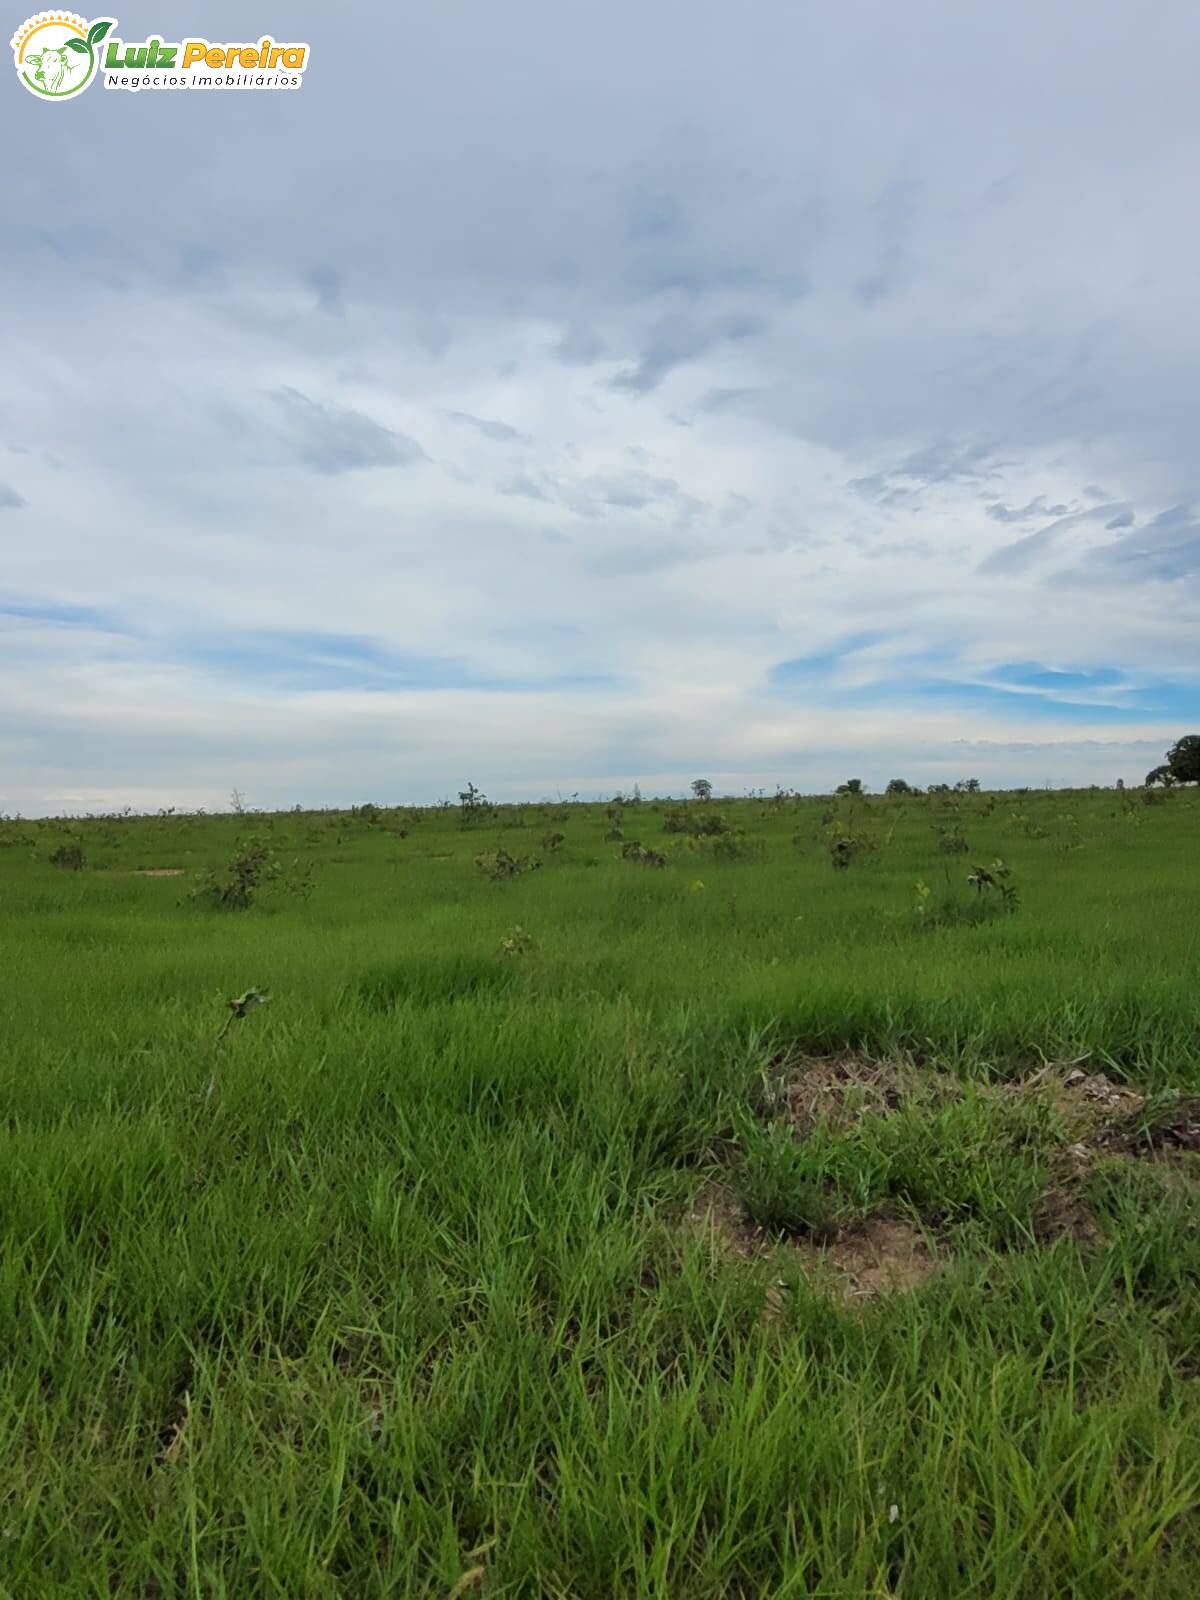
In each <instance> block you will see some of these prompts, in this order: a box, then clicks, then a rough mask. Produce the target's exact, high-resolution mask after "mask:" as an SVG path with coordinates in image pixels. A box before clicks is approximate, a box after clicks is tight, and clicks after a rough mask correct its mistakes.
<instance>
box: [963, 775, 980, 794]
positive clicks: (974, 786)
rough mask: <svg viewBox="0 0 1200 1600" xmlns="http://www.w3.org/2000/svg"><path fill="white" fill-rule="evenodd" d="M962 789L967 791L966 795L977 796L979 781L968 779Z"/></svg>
mask: <svg viewBox="0 0 1200 1600" xmlns="http://www.w3.org/2000/svg"><path fill="white" fill-rule="evenodd" d="M963 788H964V789H965V790H966V791H967V793H968V794H978V793H979V779H978V778H968V779H967V781H966V782H965V783H964V784H963Z"/></svg>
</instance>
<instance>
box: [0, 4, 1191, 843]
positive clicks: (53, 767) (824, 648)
mask: <svg viewBox="0 0 1200 1600" xmlns="http://www.w3.org/2000/svg"><path fill="white" fill-rule="evenodd" d="M202 9H203V12H204V14H203V16H202V17H200V18H199V19H198V22H197V25H200V24H201V23H202V24H203V26H204V27H205V28H206V30H207V31H208V32H209V33H210V35H212V36H213V37H216V36H217V34H218V33H219V32H220V30H221V28H222V27H225V28H227V29H232V30H233V31H234V33H236V32H237V29H238V27H239V26H240V24H239V23H238V21H237V16H238V13H237V12H236V11H235V10H234V9H232V8H224V9H222V8H220V7H217V6H207V7H205V8H202ZM756 18H757V22H756V23H755V25H751V22H750V20H749V19H747V18H746V17H745V16H743V15H742V14H741V13H736V12H733V11H730V10H729V8H727V7H718V6H716V5H715V4H709V3H708V0H701V4H700V5H699V6H697V5H695V4H692V5H688V6H684V5H683V4H682V3H681V0H679V3H677V0H667V3H666V4H664V5H663V6H661V7H655V8H652V9H651V11H650V12H647V11H646V10H645V8H632V7H630V6H628V5H624V6H623V5H618V6H617V7H616V9H615V10H614V9H613V8H611V7H610V8H608V10H607V11H606V12H605V13H604V14H603V16H601V15H600V14H597V15H596V16H594V17H592V16H589V15H587V14H584V13H580V12H579V11H578V9H577V8H564V7H562V6H559V5H552V4H550V3H549V0H545V3H543V0H517V3H516V4H515V5H514V6H508V7H504V8H498V9H497V8H493V9H488V8H472V9H471V10H470V14H469V15H468V14H467V12H466V11H464V10H463V9H462V8H460V7H455V6H451V7H438V8H426V10H425V11H423V12H419V13H405V15H404V16H403V17H402V18H400V19H399V20H396V21H394V22H393V24H391V26H393V27H394V29H395V30H396V32H397V33H398V35H399V36H400V37H401V38H402V41H403V49H402V63H403V64H402V67H401V69H400V70H401V74H402V80H403V85H402V92H401V93H399V94H397V95H395V96H391V95H389V96H378V97H373V96H371V95H364V94H363V92H362V89H361V81H360V74H359V73H358V71H357V68H356V61H355V52H354V50H353V48H352V46H351V41H352V40H353V39H354V38H355V37H357V36H358V34H360V33H361V32H362V31H363V29H368V30H369V29H370V28H371V27H373V26H374V25H375V16H374V13H373V12H370V11H369V9H368V8H363V7H357V6H355V5H350V6H348V7H343V8H341V10H339V12H338V15H337V17H336V19H335V18H333V17H332V15H331V14H328V13H326V12H324V11H322V10H321V9H319V8H316V7H312V6H303V5H301V6H299V7H294V8H293V11H292V12H291V13H289V29H290V30H292V31H294V32H295V33H296V34H297V35H298V36H301V37H308V38H309V39H310V41H311V43H312V45H313V52H314V54H313V62H314V66H313V70H312V72H311V73H310V81H309V82H307V83H306V84H305V86H304V88H303V89H302V90H301V91H300V92H299V93H298V94H296V95H294V96H291V97H288V100H287V104H286V105H284V104H283V103H282V102H280V101H279V100H278V97H270V96H266V95H263V96H261V97H259V96H253V95H243V96H241V97H240V98H239V99H238V101H237V104H236V105H234V104H232V103H228V104H226V103H217V102H216V101H214V100H212V97H203V96H195V97H184V96H172V95H166V94H164V95H158V96H152V95H148V94H147V95H142V96H138V97H119V99H120V103H119V104H118V103H116V100H115V99H114V97H111V96H110V97H107V98H106V97H104V96H102V95H100V94H96V95H92V96H85V97H84V98H83V99H82V100H81V101H79V102H78V103H77V104H75V105H73V106H72V108H71V110H72V113H75V115H45V114H39V110H38V108H35V107H34V106H32V104H31V103H28V97H27V96H15V97H14V96H8V97H4V98H3V100H0V122H2V124H3V130H4V132H5V133H6V134H7V135H8V136H9V141H10V143H12V144H13V145H14V147H16V146H17V145H18V144H24V143H25V142H27V141H28V137H29V128H30V126H31V125H32V124H31V123H30V121H29V119H30V118H31V117H35V116H38V117H39V120H38V138H39V140H40V141H44V142H43V143H41V144H40V146H39V148H40V150H41V155H40V164H39V165H38V168H37V171H36V173H35V172H33V171H32V169H31V170H30V172H29V175H28V176H23V175H22V172H20V171H18V172H16V173H14V174H13V175H12V183H11V191H12V192H11V195H10V210H9V216H10V218H12V219H14V220H11V221H10V222H9V223H8V224H7V225H6V235H5V250H4V252H3V255H2V256H0V277H2V278H3V281H4V287H5V289H6V291H7V300H8V304H9V305H10V307H15V306H20V305H28V304H37V305H39V306H41V307H44V308H50V309H49V310H48V311H47V313H46V315H44V316H40V317H39V318H37V319H30V318H25V319H18V318H14V320H13V322H12V324H11V326H10V329H9V360H8V362H7V363H6V364H5V369H4V374H3V375H0V524H2V526H0V539H3V554H4V562H3V567H2V569H0V670H3V673H4V682H5V686H6V693H5V696H4V700H3V704H2V705H0V751H2V752H3V753H4V757H5V760H4V767H3V769H2V770H3V778H2V779H0V790H2V791H3V792H2V793H0V804H7V805H8V806H9V807H10V808H11V807H13V806H17V805H19V806H20V807H21V808H23V809H25V810H26V811H32V810H39V809H53V808H54V807H56V806H57V805H65V804H67V803H68V802H67V800H66V799H65V798H64V797H67V796H71V795H75V796H79V795H93V796H95V795H99V794H104V795H111V796H113V797H114V798H117V797H119V796H122V795H123V796H125V797H127V798H129V799H130V800H131V802H132V800H133V797H138V802H137V803H155V804H173V803H187V802H189V801H193V802H195V801H196V797H198V796H200V797H206V798H205V799H204V800H203V803H206V804H216V803H220V801H221V798H222V797H223V796H224V795H225V794H227V792H228V789H229V787H230V785H231V784H232V783H235V782H236V783H238V784H239V786H241V787H243V788H245V789H246V790H247V791H248V792H251V793H252V794H254V795H255V796H256V798H257V799H258V800H259V803H268V802H271V803H275V802H278V803H290V802H291V801H293V800H302V799H307V798H313V799H327V800H333V799H338V798H341V799H352V798H355V796H356V795H358V796H360V797H361V795H363V794H367V793H374V794H376V795H379V796H384V797H386V796H388V795H391V796H396V797H401V796H412V797H413V798H430V797H433V796H436V795H437V794H439V793H443V792H450V791H452V790H454V789H455V787H456V786H457V785H458V784H459V783H460V781H461V780H462V779H463V778H464V775H473V776H474V777H475V780H476V781H479V782H484V783H485V787H491V788H493V789H494V790H495V791H496V792H498V793H503V792H507V793H512V794H516V793H521V792H537V791H538V790H539V789H541V788H547V789H548V788H557V787H562V788H563V789H564V790H566V791H567V792H570V791H572V790H574V789H581V788H583V789H592V788H596V789H602V788H604V787H605V786H607V785H611V786H617V785H620V784H627V783H629V782H631V781H633V780H634V779H635V778H640V779H641V781H642V782H643V784H644V785H648V786H651V787H652V786H654V785H656V784H662V785H663V786H667V785H670V786H673V787H679V786H681V784H682V783H683V782H685V781H686V780H687V778H688V777H690V776H694V771H693V769H697V770H698V769H701V768H703V769H705V770H707V771H709V772H710V774H711V775H712V776H713V777H714V779H716V778H717V777H718V776H719V775H720V774H726V775H727V777H728V781H729V782H730V783H733V784H734V785H735V786H737V785H743V786H750V785H753V786H757V785H770V784H772V783H773V782H775V781H776V780H778V781H781V782H786V783H800V784H803V785H806V786H814V787H815V786H819V785H822V784H825V783H829V782H832V781H834V780H835V779H836V778H837V777H838V776H839V775H841V776H844V772H843V770H842V769H843V767H844V765H845V764H846V762H847V761H849V760H851V759H853V760H854V761H855V762H856V764H858V765H860V766H862V767H864V769H865V770H864V772H863V776H865V777H870V776H871V773H872V772H875V773H876V775H877V778H878V779H879V780H882V779H883V778H886V777H887V776H890V775H892V769H895V770H896V771H900V772H905V773H908V774H909V775H910V776H913V777H914V778H917V779H919V778H920V777H921V776H922V774H924V775H925V776H926V777H940V776H946V777H953V776H958V775H960V770H959V769H960V767H961V766H962V765H963V763H964V760H965V759H966V756H965V754H964V752H974V754H973V755H972V757H971V759H972V761H973V769H974V770H975V771H976V773H977V775H979V776H980V777H982V778H985V779H988V780H991V781H996V780H1006V781H1009V782H1013V783H1016V782H1022V781H1035V782H1037V781H1042V779H1043V778H1044V777H1045V776H1047V775H1050V776H1053V777H1054V778H1055V779H1056V781H1066V780H1068V779H1070V778H1072V777H1075V778H1079V779H1081V780H1084V781H1091V779H1092V778H1097V779H1100V778H1106V779H1108V778H1114V777H1116V776H1123V777H1125V778H1126V779H1128V778H1130V777H1133V776H1137V775H1140V773H1141V772H1142V771H1144V769H1145V767H1146V765H1148V764H1151V763H1149V762H1147V760H1146V758H1145V752H1146V751H1147V750H1148V751H1149V752H1150V754H1151V755H1157V753H1159V752H1160V751H1161V748H1162V747H1163V745H1164V741H1169V739H1170V738H1171V737H1173V736H1175V735H1176V734H1178V733H1179V732H1182V731H1185V729H1184V728H1183V727H1182V726H1180V725H1179V722H1178V719H1179V716H1180V715H1182V713H1183V710H1184V709H1186V708H1187V705H1188V702H1187V693H1188V687H1187V686H1188V685H1189V684H1191V685H1193V686H1194V685H1195V684H1196V682H1197V680H1198V679H1200V657H1198V653H1197V650H1196V645H1195V640H1196V638H1197V637H1200V626H1198V625H1200V586H1198V585H1197V581H1196V580H1197V577H1198V576H1200V535H1197V532H1196V526H1197V519H1196V517H1195V514H1194V512H1193V511H1192V509H1190V508H1192V507H1193V506H1194V505H1195V504H1196V503H1197V501H1198V500H1200V481H1198V476H1197V474H1198V469H1197V466H1196V462H1195V456H1194V438H1195V433H1196V423H1197V415H1196V411H1197V401H1196V399H1195V394H1194V377H1193V374H1194V370H1195V366H1196V362H1197V358H1200V328H1198V325H1197V323H1196V320H1195V318H1194V315H1193V298H1194V289H1193V286H1192V283H1191V278H1192V270H1191V263H1192V261H1194V259H1195V253H1196V246H1197V244H1198V243H1200V239H1198V237H1197V235H1198V232H1200V225H1198V224H1197V223H1196V220H1195V216H1194V208H1192V207H1191V206H1189V205H1188V203H1187V196H1188V195H1189V194H1190V189H1191V181H1192V174H1193V173H1194V171H1195V167H1196V160H1197V156H1200V112H1198V111H1197V107H1196V101H1195V97H1194V95H1193V94H1192V92H1191V80H1190V72H1191V65H1190V62H1191V54H1192V52H1191V50H1190V43H1189V38H1188V23H1189V12H1188V11H1187V10H1186V9H1185V8H1184V6H1183V5H1182V4H1167V5H1165V6H1163V7H1160V8H1159V9H1158V11H1156V20H1155V25H1154V27H1153V28H1150V26H1149V25H1148V24H1147V23H1146V22H1145V20H1144V19H1142V18H1139V17H1138V15H1137V14H1136V13H1135V12H1133V11H1130V10H1129V9H1128V8H1122V7H1117V6H1115V5H1101V6H1100V7H1099V8H1097V7H1096V6H1091V5H1089V6H1084V4H1083V3H1082V0H1072V3H1071V4H1069V5H1067V6H1065V7H1059V8H1057V9H1054V10H1052V11H1049V12H1047V11H1045V10H1044V8H1043V10H1041V11H1037V12H1035V11H1033V10H1030V11H1028V12H1027V13H1026V14H1021V13H1020V12H1018V13H1013V12H1012V11H1011V9H1010V10H1008V11H1006V12H1003V13H1002V12H1000V11H996V10H991V11H989V10H987V9H986V8H960V9H958V10H956V11H955V12H954V14H953V15H952V16H951V15H949V14H948V13H946V12H944V11H943V12H939V13H934V12H929V11H921V10H920V8H917V9H916V10H913V9H912V8H908V9H904V8H896V7H894V6H891V5H884V4H873V3H864V5H863V6H862V7H861V8H859V10H858V11H857V12H854V13H843V12H839V11H837V10H830V9H826V10H822V9H820V8H818V9H816V10H814V9H813V8H800V7H794V6H789V5H786V4H784V3H783V0H772V3H771V4H769V5H768V6H767V7H766V8H765V11H763V12H762V13H761V14H759V13H756ZM464 30H465V32H466V35H467V37H469V40H470V48H469V49H466V48H464ZM631 37H634V38H636V41H637V48H636V49H631V48H629V39H630V38H631ZM768 40H769V45H768V43H767V41H768ZM864 41H867V43H866V44H864ZM614 85H619V86H620V91H621V93H620V106H619V110H618V109H617V103H616V101H615V99H614ZM201 102H204V103H203V104H202V103H201ZM201 145H202V146H203V149H204V160H203V162H198V161H197V160H196V159H195V153H196V150H197V149H198V148H200V147H201ZM84 147H85V148H86V150H87V153H88V160H89V162H90V163H91V170H93V171H96V172H102V173H106V174H110V175H115V174H121V173H133V172H136V174H137V181H138V185H139V188H138V192H139V193H145V194H149V195H167V196H174V197H175V198H176V200H177V201H178V202H179V203H177V204H154V205H146V206H142V207H139V208H137V215H127V214H126V213H125V212H124V211H122V212H118V211H117V210H115V209H114V207H113V205H112V204H111V192H112V191H111V185H108V184H103V183H102V184H96V185H88V184H80V183H79V182H78V173H79V170H80V150H81V148H84ZM114 181H115V180H114ZM48 187H56V192H68V191H69V193H70V196H71V204H70V206H69V207H68V208H67V209H66V211H65V212H64V213H63V215H62V216H61V217H59V218H58V220H56V222H55V224H54V226H53V227H51V226H49V225H48V224H47V223H46V221H45V218H44V206H43V205H42V204H41V200H42V197H43V196H44V194H45V192H46V190H47V188H48ZM51 312H52V313H53V315H52V316H51V314H50V313H51ZM48 318H49V320H51V321H53V322H54V323H55V325H56V326H58V325H59V324H61V327H62V329H63V334H62V337H60V338H57V339H55V340H48V339H47V338H46V336H45V333H46V326H47V319H48ZM1099 486H1102V487H1099ZM867 635H869V636H871V637H872V639H873V640H874V641H875V642H873V643H872V644H870V645H869V646H867V647H866V648H865V649H862V650H858V651H854V652H850V653H848V654H847V653H846V651H845V641H846V640H847V639H848V638H851V637H861V636H867ZM322 640H324V641H325V643H324V644H322ZM839 651H840V652H841V653H842V657H843V659H840V660H835V659H834V658H835V657H837V656H838V653H839ZM823 655H829V656H830V657H831V659H830V662H829V664H828V666H827V668H826V669H825V670H824V671H823V672H821V673H814V674H813V675H811V676H810V677H809V678H807V679H805V680H804V681H800V680H799V679H797V680H795V681H793V682H792V683H791V684H790V686H789V687H788V689H787V692H786V693H784V692H782V691H781V689H780V688H779V687H778V685H777V684H776V685H775V686H774V687H773V678H772V673H773V669H775V668H777V667H778V666H779V664H780V663H783V662H788V661H796V660H798V659H804V658H813V657H821V656H823ZM1006 663H1008V664H1011V663H1040V664H1042V665H1045V666H1048V667H1052V668H1058V669H1063V670H1068V671H1075V672H1087V671H1091V670H1094V669H1102V668H1110V669H1111V668H1115V669H1119V670H1120V671H1121V672H1122V673H1124V674H1127V675H1129V678H1130V681H1131V682H1135V683H1137V684H1139V685H1144V686H1146V689H1147V693H1146V694H1145V695H1142V696H1141V698H1140V699H1139V698H1138V695H1137V694H1134V695H1133V696H1132V697H1131V699H1130V709H1129V711H1128V713H1127V714H1123V715H1122V716H1121V717H1120V718H1119V719H1118V720H1117V721H1115V722H1112V723H1111V724H1110V723H1105V724H1104V725H1103V726H1100V725H1098V724H1097V723H1096V722H1095V721H1094V720H1093V721H1087V720H1086V719H1083V720H1080V719H1079V718H1078V717H1075V719H1074V720H1072V719H1073V716H1074V713H1073V712H1072V711H1071V709H1070V707H1069V706H1062V707H1058V708H1057V709H1054V708H1051V709H1052V710H1053V715H1052V716H1048V714H1047V711H1046V709H1045V708H1043V709H1042V711H1041V713H1040V714H1038V715H1035V714H1034V712H1033V710H1032V709H1031V708H1030V707H1029V706H1028V705H1024V704H1018V703H1016V702H1017V701H1018V700H1019V699H1020V697H1019V696H1017V695H1014V696H1012V700H1013V703H1012V704H1011V705H1010V704H1008V703H1007V702H1006V701H1004V700H1003V698H1002V697H994V698H993V699H991V700H983V699H980V698H978V697H976V698H975V699H971V698H970V697H969V696H967V695H966V694H965V691H964V696H963V698H961V699H957V700H956V699H955V698H954V695H953V694H950V695H943V694H940V693H939V694H932V695H931V693H930V692H929V691H930V687H931V685H932V688H933V689H934V690H941V689H942V688H943V687H944V686H945V685H953V684H955V683H958V684H962V685H966V686H974V687H976V688H978V687H979V686H980V685H981V684H982V685H985V686H986V683H987V682H988V681H989V678H988V675H989V673H991V672H992V670H993V669H995V668H997V667H1000V666H1003V665H1004V664H1006ZM359 679H361V680H362V681H361V682H359V681H358V680H359ZM485 685H486V686H488V687H484V686H485ZM1156 685H1157V686H1160V687H1159V688H1158V689H1155V686H1156ZM1172 685H1173V686H1174V688H1169V686H1172ZM1161 686H1168V687H1166V688H1164V687H1161ZM1152 690H1153V691H1154V692H1150V691H1152ZM1168 691H1169V692H1168ZM1168 708H1169V710H1170V715H1168V714H1167V710H1168ZM1196 713H1197V715H1196V717H1195V719H1194V720H1195V721H1197V722H1200V700H1198V701H1197V702H1196ZM958 741H969V742H968V743H967V744H966V745H963V744H961V743H959V742H958ZM980 741H983V742H982V743H980ZM872 762H875V766H872V765H871V763H872ZM1043 768H1044V769H1045V771H1043V770H1042V769H1043Z"/></svg>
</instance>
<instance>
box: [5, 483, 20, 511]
mask: <svg viewBox="0 0 1200 1600" xmlns="http://www.w3.org/2000/svg"><path fill="white" fill-rule="evenodd" d="M25 504H26V501H25V498H24V496H23V495H19V494H18V493H17V491H16V490H15V489H10V488H9V486H8V484H6V483H0V511H19V510H20V508H21V507H22V506H23V505H25Z"/></svg>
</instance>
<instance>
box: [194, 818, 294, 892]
mask: <svg viewBox="0 0 1200 1600" xmlns="http://www.w3.org/2000/svg"><path fill="white" fill-rule="evenodd" d="M280 871H281V868H280V865H279V862H278V861H276V860H275V858H274V856H273V855H272V854H271V847H270V845H268V843H267V841H266V840H265V839H263V838H262V837H261V835H258V834H252V835H251V836H250V837H249V838H246V839H241V840H239V841H238V845H237V848H236V850H235V851H234V853H233V855H232V856H231V857H230V859H229V861H228V863H227V864H226V865H225V866H224V867H223V868H221V869H220V870H219V871H214V870H212V869H211V868H210V869H208V870H206V871H204V872H201V873H199V874H198V876H197V881H196V883H195V884H194V886H193V887H192V889H191V890H190V892H189V895H188V898H189V899H190V900H195V901H198V902H200V903H202V904H204V905H209V906H212V907H214V908H215V909H217V910H221V911H245V910H247V909H248V907H250V906H251V905H253V903H254V900H255V897H256V895H257V894H258V891H259V889H261V888H262V886H263V885H264V884H266V883H271V882H273V881H274V880H275V879H276V878H277V877H279V875H280Z"/></svg>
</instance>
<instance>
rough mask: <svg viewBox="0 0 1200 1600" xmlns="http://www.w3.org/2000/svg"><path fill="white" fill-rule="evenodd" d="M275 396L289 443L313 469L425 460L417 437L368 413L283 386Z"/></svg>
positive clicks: (344, 469) (359, 467)
mask: <svg viewBox="0 0 1200 1600" xmlns="http://www.w3.org/2000/svg"><path fill="white" fill-rule="evenodd" d="M270 398H271V401H272V403H273V404H274V405H275V407H276V408H277V411H278V412H279V413H280V414H281V415H282V418H283V435H284V438H285V440H286V441H287V444H288V446H289V447H290V448H291V449H292V450H293V451H294V452H295V454H296V455H297V456H298V457H299V459H300V460H301V461H302V462H303V463H304V465H305V466H306V467H310V468H311V469H312V471H313V472H321V473H326V474H335V473H339V472H358V471H362V470H364V469H365V468H368V467H407V466H411V465H412V463H413V462H415V461H421V460H423V459H424V458H425V452H424V451H423V450H422V449H421V446H420V445H419V444H418V443H417V442H416V440H415V439H410V438H408V436H407V435H406V434H402V433H395V432H393V430H392V429H390V428H385V427H383V426H382V425H381V424H380V423H378V422H376V421H375V420H374V418H373V417H368V416H367V415H366V414H365V413H364V412H361V411H352V410H350V409H349V408H348V407H346V406H339V405H328V404H322V403H321V402H320V401H317V400H310V399H309V397H308V396H307V395H306V394H301V393H300V391H299V390H298V389H289V388H284V389H278V390H276V391H275V393H274V394H273V395H271V397H270Z"/></svg>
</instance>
